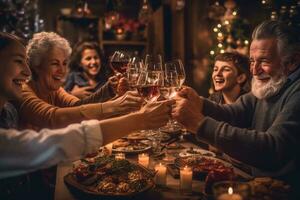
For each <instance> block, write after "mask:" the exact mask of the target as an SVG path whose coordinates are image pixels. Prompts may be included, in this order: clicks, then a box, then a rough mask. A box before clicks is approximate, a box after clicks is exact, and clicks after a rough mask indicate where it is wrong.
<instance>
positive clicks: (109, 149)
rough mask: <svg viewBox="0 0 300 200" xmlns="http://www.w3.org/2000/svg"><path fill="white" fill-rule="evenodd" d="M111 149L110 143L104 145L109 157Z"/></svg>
mask: <svg viewBox="0 0 300 200" xmlns="http://www.w3.org/2000/svg"><path fill="white" fill-rule="evenodd" d="M112 147H113V144H112V143H109V144H107V145H105V148H106V149H107V150H108V154H109V155H111V153H112Z"/></svg>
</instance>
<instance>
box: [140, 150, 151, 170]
mask: <svg viewBox="0 0 300 200" xmlns="http://www.w3.org/2000/svg"><path fill="white" fill-rule="evenodd" d="M138 158H139V163H140V164H141V165H143V166H144V167H148V165H149V155H148V154H146V153H142V154H139V157H138Z"/></svg>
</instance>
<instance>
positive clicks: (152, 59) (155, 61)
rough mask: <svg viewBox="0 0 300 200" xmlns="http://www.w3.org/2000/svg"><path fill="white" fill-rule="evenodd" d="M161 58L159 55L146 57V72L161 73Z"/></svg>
mask: <svg viewBox="0 0 300 200" xmlns="http://www.w3.org/2000/svg"><path fill="white" fill-rule="evenodd" d="M162 63H163V62H162V57H161V55H160V54H158V55H156V56H154V55H149V54H147V55H146V58H145V69H146V70H148V71H163V66H162V65H163V64H162Z"/></svg>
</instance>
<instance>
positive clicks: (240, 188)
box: [213, 181, 251, 200]
mask: <svg viewBox="0 0 300 200" xmlns="http://www.w3.org/2000/svg"><path fill="white" fill-rule="evenodd" d="M250 194H251V190H250V186H249V184H247V183H243V182H234V181H221V182H217V183H215V184H214V185H213V195H214V199H216V200H249V197H250Z"/></svg>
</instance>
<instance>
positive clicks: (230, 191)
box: [228, 187, 233, 195]
mask: <svg viewBox="0 0 300 200" xmlns="http://www.w3.org/2000/svg"><path fill="white" fill-rule="evenodd" d="M228 194H230V195H232V194H233V189H232V187H229V188H228Z"/></svg>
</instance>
